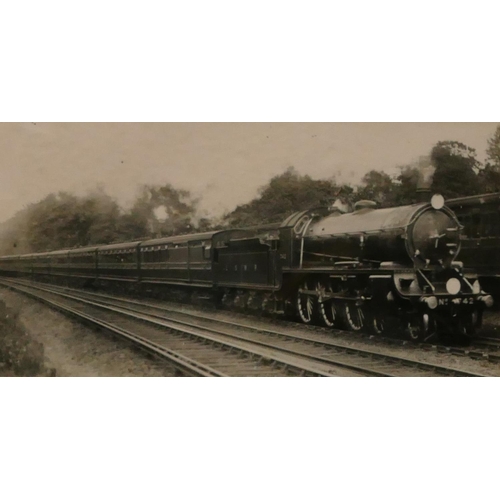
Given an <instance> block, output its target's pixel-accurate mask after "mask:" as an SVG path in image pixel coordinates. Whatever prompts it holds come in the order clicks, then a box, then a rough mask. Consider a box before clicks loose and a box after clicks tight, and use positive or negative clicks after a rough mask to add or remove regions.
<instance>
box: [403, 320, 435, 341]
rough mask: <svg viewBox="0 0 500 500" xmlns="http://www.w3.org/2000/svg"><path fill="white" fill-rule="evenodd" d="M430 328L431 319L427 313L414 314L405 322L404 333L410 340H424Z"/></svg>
mask: <svg viewBox="0 0 500 500" xmlns="http://www.w3.org/2000/svg"><path fill="white" fill-rule="evenodd" d="M431 330H432V320H431V318H430V316H429V315H428V314H422V315H419V314H415V315H413V316H411V317H410V319H409V320H408V322H407V324H406V333H407V335H408V337H410V339H411V340H415V341H422V340H425V339H426V338H427V337H428V336H429V334H430V333H431Z"/></svg>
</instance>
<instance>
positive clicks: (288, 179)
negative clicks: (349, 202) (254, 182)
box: [225, 167, 352, 227]
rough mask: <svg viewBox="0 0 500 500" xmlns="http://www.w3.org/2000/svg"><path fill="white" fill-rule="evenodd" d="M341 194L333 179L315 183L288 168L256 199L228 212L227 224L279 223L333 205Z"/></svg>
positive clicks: (292, 168)
mask: <svg viewBox="0 0 500 500" xmlns="http://www.w3.org/2000/svg"><path fill="white" fill-rule="evenodd" d="M340 191H341V188H339V187H338V186H337V185H336V184H335V183H334V182H333V181H331V180H313V179H312V178H311V177H309V176H308V175H300V174H299V173H298V172H297V171H296V170H295V168H294V167H289V168H288V169H287V170H286V171H285V172H284V173H283V174H280V175H276V176H275V177H273V178H272V179H271V180H270V181H269V184H268V185H266V186H263V187H262V188H261V189H260V190H259V196H258V197H257V198H256V199H254V200H252V201H251V202H250V203H246V204H244V205H239V206H238V207H236V209H235V210H233V211H232V212H231V213H229V214H228V215H227V216H226V218H225V219H226V223H227V224H228V225H231V226H236V227H244V226H255V225H257V224H266V223H273V222H280V221H282V220H284V219H285V218H286V217H287V216H288V215H290V214H291V213H293V212H297V211H299V210H306V209H308V208H312V207H315V206H319V205H323V204H326V203H331V202H332V201H333V200H334V199H335V198H336V197H337V195H339V193H340ZM346 191H349V188H346ZM350 192H352V189H350Z"/></svg>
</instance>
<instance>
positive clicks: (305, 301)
mask: <svg viewBox="0 0 500 500" xmlns="http://www.w3.org/2000/svg"><path fill="white" fill-rule="evenodd" d="M313 290H314V287H313V286H311V283H310V282H308V281H304V283H302V286H301V287H300V288H299V290H298V291H297V302H296V306H297V313H298V316H299V319H300V321H302V323H304V324H306V325H309V324H311V323H312V322H313V320H314V309H315V308H316V303H317V298H316V297H315V296H314V295H310V294H308V293H302V292H303V291H304V292H309V291H313Z"/></svg>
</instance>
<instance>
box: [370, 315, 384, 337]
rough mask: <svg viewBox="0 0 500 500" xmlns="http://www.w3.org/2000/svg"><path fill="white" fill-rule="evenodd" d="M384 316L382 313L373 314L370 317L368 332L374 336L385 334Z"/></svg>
mask: <svg viewBox="0 0 500 500" xmlns="http://www.w3.org/2000/svg"><path fill="white" fill-rule="evenodd" d="M385 323H386V321H385V316H384V315H383V314H382V313H374V314H372V315H371V317H370V330H371V331H372V332H373V333H374V334H375V335H383V334H384V332H385Z"/></svg>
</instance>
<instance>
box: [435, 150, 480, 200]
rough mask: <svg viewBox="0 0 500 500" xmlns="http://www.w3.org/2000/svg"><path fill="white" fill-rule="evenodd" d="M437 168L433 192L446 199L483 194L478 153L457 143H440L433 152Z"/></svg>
mask: <svg viewBox="0 0 500 500" xmlns="http://www.w3.org/2000/svg"><path fill="white" fill-rule="evenodd" d="M431 161H432V164H433V165H434V166H435V167H436V171H435V173H434V179H433V182H432V191H433V192H434V193H440V194H442V195H443V196H444V197H445V198H455V197H460V196H469V195H473V194H478V193H480V192H481V186H480V182H479V177H478V172H479V171H480V167H481V164H480V163H479V161H478V160H477V159H476V151H475V149H473V148H469V147H468V146H466V145H465V144H462V143H461V142H457V141H441V142H438V143H437V144H436V145H435V146H434V147H433V148H432V151H431Z"/></svg>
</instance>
